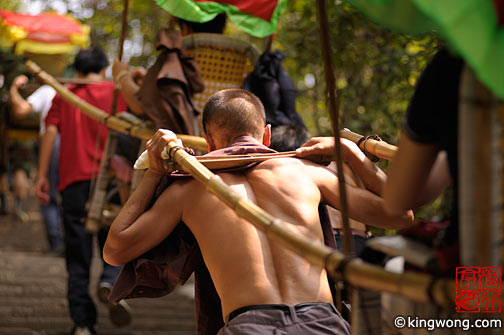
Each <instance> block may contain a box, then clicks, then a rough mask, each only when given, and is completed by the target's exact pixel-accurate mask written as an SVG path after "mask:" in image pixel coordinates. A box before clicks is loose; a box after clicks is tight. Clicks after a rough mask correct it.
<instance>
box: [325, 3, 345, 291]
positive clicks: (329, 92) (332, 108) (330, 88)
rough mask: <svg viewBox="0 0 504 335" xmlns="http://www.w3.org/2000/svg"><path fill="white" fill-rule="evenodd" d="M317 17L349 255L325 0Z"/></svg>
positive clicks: (336, 99)
mask: <svg viewBox="0 0 504 335" xmlns="http://www.w3.org/2000/svg"><path fill="white" fill-rule="evenodd" d="M317 17H318V20H319V35H320V46H321V49H322V50H321V51H322V60H323V62H324V74H325V81H326V91H327V98H328V100H329V115H330V116H331V121H332V129H333V135H334V144H335V146H334V147H335V151H336V152H335V153H336V167H337V169H338V181H339V182H338V188H339V195H340V203H341V209H340V212H341V225H342V227H343V251H344V252H345V254H347V255H352V254H353V253H354V251H353V250H354V249H353V239H352V230H351V229H350V220H349V217H348V200H347V193H346V183H345V173H344V171H343V158H342V154H341V143H340V135H339V134H340V133H339V130H340V129H339V128H340V124H339V100H338V95H337V94H336V78H335V77H334V66H333V63H332V52H331V43H330V42H329V24H328V22H327V8H326V1H325V0H317ZM349 296H351V294H349Z"/></svg>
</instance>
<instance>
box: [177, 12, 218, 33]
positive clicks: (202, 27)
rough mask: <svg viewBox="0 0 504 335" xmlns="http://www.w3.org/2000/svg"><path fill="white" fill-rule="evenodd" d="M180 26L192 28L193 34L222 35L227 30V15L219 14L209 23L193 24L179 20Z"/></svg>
mask: <svg viewBox="0 0 504 335" xmlns="http://www.w3.org/2000/svg"><path fill="white" fill-rule="evenodd" d="M178 22H179V25H180V27H181V28H182V25H183V24H185V25H187V26H189V27H190V29H191V30H192V32H193V33H212V34H222V33H223V32H224V29H225V28H226V14H219V15H217V16H216V17H214V18H213V19H211V20H210V21H207V22H202V23H199V22H191V21H187V20H184V19H180V18H179V19H178Z"/></svg>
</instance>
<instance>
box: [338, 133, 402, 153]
mask: <svg viewBox="0 0 504 335" xmlns="http://www.w3.org/2000/svg"><path fill="white" fill-rule="evenodd" d="M340 136H341V137H343V138H346V139H347V140H351V141H352V142H355V143H356V144H357V143H358V142H359V140H360V139H361V138H363V137H364V136H362V135H359V134H357V133H354V132H352V131H350V130H348V129H347V128H344V129H342V130H340ZM360 148H361V150H362V151H365V152H369V153H370V154H372V155H375V156H376V157H378V158H381V159H387V160H392V159H393V158H394V155H395V153H396V151H397V147H396V146H394V145H391V144H388V143H387V142H384V141H377V140H373V139H368V140H366V141H363V142H362V143H361V144H360Z"/></svg>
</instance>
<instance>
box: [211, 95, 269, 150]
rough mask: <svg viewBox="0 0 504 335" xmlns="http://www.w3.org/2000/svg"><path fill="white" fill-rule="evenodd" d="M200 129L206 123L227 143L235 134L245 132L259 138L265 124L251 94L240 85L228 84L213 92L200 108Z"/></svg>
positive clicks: (258, 104) (263, 113)
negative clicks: (201, 116) (231, 86)
mask: <svg viewBox="0 0 504 335" xmlns="http://www.w3.org/2000/svg"><path fill="white" fill-rule="evenodd" d="M202 123H203V130H204V131H205V134H207V135H208V126H209V125H211V127H212V129H213V130H214V131H215V132H218V134H212V135H213V136H218V137H220V138H221V139H223V140H224V141H226V142H227V143H229V142H230V141H231V140H233V139H234V138H236V137H239V136H243V135H249V136H252V137H254V138H259V137H260V136H262V134H263V132H264V126H265V125H266V113H265V112H264V106H263V104H262V103H261V100H259V98H258V97H256V96H255V95H254V94H252V93H250V92H248V91H245V90H243V89H240V88H231V89H227V90H222V91H219V92H217V93H215V94H213V95H212V96H211V97H210V98H209V99H208V102H207V103H206V105H205V108H204V110H203V120H202Z"/></svg>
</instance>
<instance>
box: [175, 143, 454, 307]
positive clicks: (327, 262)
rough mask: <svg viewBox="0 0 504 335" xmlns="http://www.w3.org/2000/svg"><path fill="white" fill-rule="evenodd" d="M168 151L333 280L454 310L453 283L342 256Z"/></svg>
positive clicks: (242, 214) (193, 160)
mask: <svg viewBox="0 0 504 335" xmlns="http://www.w3.org/2000/svg"><path fill="white" fill-rule="evenodd" d="M168 147H169V150H168V152H169V154H170V155H171V158H172V159H173V160H174V161H175V162H176V163H177V164H178V165H179V166H181V167H182V168H183V169H184V171H186V172H189V173H190V174H191V175H192V176H193V177H194V178H196V179H197V180H198V181H200V182H202V183H203V184H205V185H206V188H207V190H208V191H209V192H211V193H213V194H214V195H216V196H217V197H218V198H219V199H220V200H222V201H223V202H224V203H225V204H226V205H228V206H229V207H230V208H232V209H233V210H234V211H235V212H236V214H237V215H239V216H240V217H242V218H244V219H246V220H247V221H249V222H251V223H252V224H254V225H255V226H256V227H257V228H259V229H260V230H262V231H263V232H265V233H266V234H267V235H268V236H269V237H270V238H271V239H273V240H276V241H278V242H279V243H281V244H282V245H284V246H285V247H286V248H288V249H290V250H292V251H294V252H295V253H297V254H298V255H300V256H301V257H303V258H305V259H306V260H308V261H309V262H311V263H313V264H316V265H319V266H321V267H324V268H326V270H327V271H328V273H329V274H330V275H331V276H332V277H340V276H341V274H342V276H343V278H344V279H345V280H347V281H348V282H349V283H350V284H352V285H355V286H358V287H363V288H367V289H372V290H377V291H386V292H390V293H396V294H400V295H402V296H404V297H407V298H409V299H412V300H415V301H418V302H423V303H427V302H431V298H430V297H432V299H433V301H432V302H433V303H436V304H438V305H441V306H450V305H452V304H453V302H454V301H455V300H454V299H455V295H454V293H455V284H454V282H453V280H448V279H437V280H436V279H435V278H434V277H431V276H428V275H425V274H417V273H405V274H397V273H391V272H388V271H385V270H383V269H382V268H381V267H378V266H375V265H370V264H365V263H363V262H362V261H361V260H359V259H357V258H354V259H349V258H346V257H345V256H344V255H343V254H342V253H341V252H338V251H335V250H333V249H331V248H329V247H326V246H325V245H323V244H321V243H319V242H316V241H313V240H309V239H307V238H305V237H302V236H299V235H297V234H296V233H294V232H292V231H291V230H290V229H289V228H288V226H287V225H286V224H285V223H284V222H282V221H280V220H279V219H276V218H275V217H273V216H271V215H270V214H268V213H267V212H265V211H264V210H262V209H261V208H260V207H258V206H257V205H255V204H254V203H252V202H250V201H248V200H246V199H243V198H242V197H241V196H240V195H239V194H238V193H236V192H234V191H233V190H232V189H231V188H229V187H228V186H227V185H226V184H225V183H224V182H223V181H222V179H221V178H220V177H219V176H218V175H215V174H213V173H212V172H211V171H210V170H208V169H207V168H206V167H204V166H203V165H201V164H200V163H199V162H198V160H197V159H196V157H194V156H191V155H189V154H188V153H186V152H185V151H184V150H177V149H176V148H180V147H179V146H178V145H177V144H176V143H175V142H170V143H168Z"/></svg>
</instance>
